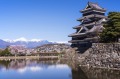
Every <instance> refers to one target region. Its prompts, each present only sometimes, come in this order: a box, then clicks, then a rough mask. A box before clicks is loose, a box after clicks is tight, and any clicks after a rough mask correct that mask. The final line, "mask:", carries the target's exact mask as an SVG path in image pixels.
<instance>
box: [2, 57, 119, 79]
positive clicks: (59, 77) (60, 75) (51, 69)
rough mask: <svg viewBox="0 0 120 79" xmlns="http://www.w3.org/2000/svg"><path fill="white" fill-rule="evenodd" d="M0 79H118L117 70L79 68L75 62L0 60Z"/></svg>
mask: <svg viewBox="0 0 120 79" xmlns="http://www.w3.org/2000/svg"><path fill="white" fill-rule="evenodd" d="M0 79H120V71H119V70H107V69H97V68H87V67H80V66H79V64H77V62H75V61H69V60H43V59H12V60H0Z"/></svg>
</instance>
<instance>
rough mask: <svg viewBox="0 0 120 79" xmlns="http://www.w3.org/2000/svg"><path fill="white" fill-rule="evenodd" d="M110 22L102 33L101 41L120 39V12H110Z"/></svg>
mask: <svg viewBox="0 0 120 79" xmlns="http://www.w3.org/2000/svg"><path fill="white" fill-rule="evenodd" d="M108 18H109V20H108V22H107V23H106V24H105V25H104V27H105V29H104V30H103V32H102V33H101V34H100V41H101V42H105V43H110V42H118V39H120V12H109V14H108Z"/></svg>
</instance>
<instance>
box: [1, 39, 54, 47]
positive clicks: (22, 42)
mask: <svg viewBox="0 0 120 79" xmlns="http://www.w3.org/2000/svg"><path fill="white" fill-rule="evenodd" d="M55 43H56V42H50V41H47V40H39V39H32V40H27V39H25V38H19V39H16V40H9V39H3V40H2V39H0V48H6V47H7V46H10V45H24V46H26V47H27V48H34V47H37V46H41V45H44V44H55Z"/></svg>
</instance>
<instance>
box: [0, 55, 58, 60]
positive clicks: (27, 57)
mask: <svg viewBox="0 0 120 79" xmlns="http://www.w3.org/2000/svg"><path fill="white" fill-rule="evenodd" d="M4 59H59V56H52V57H50V56H8V57H0V60H4Z"/></svg>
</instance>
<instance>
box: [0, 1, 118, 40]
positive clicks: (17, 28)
mask: <svg viewBox="0 0 120 79" xmlns="http://www.w3.org/2000/svg"><path fill="white" fill-rule="evenodd" d="M88 1H90V2H97V3H98V4H99V5H100V6H101V7H103V8H105V9H107V12H106V15H107V14H108V12H110V11H120V0H0V39H17V38H21V37H25V38H27V39H42V40H49V41H69V40H70V39H71V38H70V37H68V35H69V34H71V33H74V32H75V30H74V29H72V27H74V26H77V25H79V24H80V22H78V21H76V20H77V19H78V18H80V17H82V16H81V13H80V10H82V9H84V8H85V7H86V5H87V2H88Z"/></svg>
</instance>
